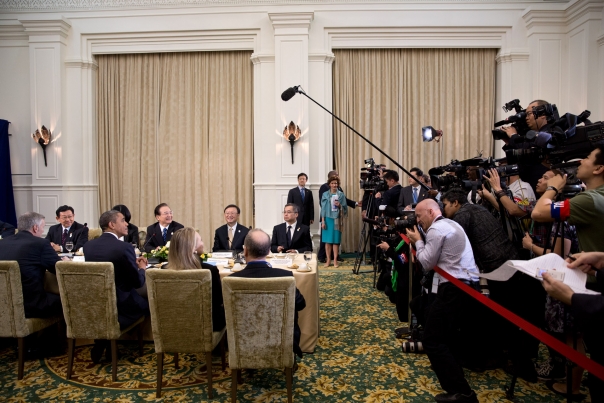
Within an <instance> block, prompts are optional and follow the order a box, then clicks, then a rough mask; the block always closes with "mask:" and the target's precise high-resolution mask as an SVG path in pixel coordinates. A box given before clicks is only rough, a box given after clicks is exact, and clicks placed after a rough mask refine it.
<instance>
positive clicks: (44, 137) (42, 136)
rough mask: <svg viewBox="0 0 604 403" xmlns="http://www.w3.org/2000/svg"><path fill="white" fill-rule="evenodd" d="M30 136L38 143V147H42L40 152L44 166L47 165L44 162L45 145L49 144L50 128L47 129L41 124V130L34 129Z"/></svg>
mask: <svg viewBox="0 0 604 403" xmlns="http://www.w3.org/2000/svg"><path fill="white" fill-rule="evenodd" d="M32 137H33V138H34V141H35V142H36V143H38V144H40V147H42V153H43V154H44V166H48V164H47V163H46V146H47V145H49V144H50V140H51V138H52V134H51V133H50V130H48V129H47V128H46V126H44V125H42V131H41V132H40V130H38V129H36V132H35V133H34V134H32Z"/></svg>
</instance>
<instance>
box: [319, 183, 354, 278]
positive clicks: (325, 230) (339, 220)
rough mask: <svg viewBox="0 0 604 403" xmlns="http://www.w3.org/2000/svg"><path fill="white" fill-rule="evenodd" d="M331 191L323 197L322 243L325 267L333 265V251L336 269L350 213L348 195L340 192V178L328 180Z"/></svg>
mask: <svg viewBox="0 0 604 403" xmlns="http://www.w3.org/2000/svg"><path fill="white" fill-rule="evenodd" d="M327 184H328V185H329V190H328V191H327V192H325V193H323V197H321V241H322V242H323V243H324V244H325V254H326V255H327V262H326V263H325V267H329V265H330V264H331V256H332V251H333V257H334V259H333V262H334V267H338V251H339V248H340V242H341V240H342V225H343V218H344V217H345V216H346V214H347V213H348V206H347V205H346V195H344V192H342V191H341V190H339V189H338V188H339V187H340V178H339V177H338V176H331V177H330V178H329V179H328V180H327Z"/></svg>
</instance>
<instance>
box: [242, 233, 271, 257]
mask: <svg viewBox="0 0 604 403" xmlns="http://www.w3.org/2000/svg"><path fill="white" fill-rule="evenodd" d="M243 247H244V251H243V254H244V256H245V260H246V261H247V262H250V261H253V260H264V259H265V258H266V256H267V255H268V254H269V252H270V249H271V237H270V236H268V234H267V233H266V232H264V231H262V230H261V229H260V228H254V229H253V230H251V231H250V232H248V233H247V236H246V237H245V240H244V241H243Z"/></svg>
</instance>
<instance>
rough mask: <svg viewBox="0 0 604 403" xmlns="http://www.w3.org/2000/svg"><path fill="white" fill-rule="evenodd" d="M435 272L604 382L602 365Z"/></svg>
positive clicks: (465, 286)
mask: <svg viewBox="0 0 604 403" xmlns="http://www.w3.org/2000/svg"><path fill="white" fill-rule="evenodd" d="M400 236H401V237H402V238H403V239H404V240H405V242H407V243H409V244H410V243H411V241H410V239H409V238H408V237H407V236H406V235H404V234H400ZM411 250H412V253H413V255H414V256H415V250H414V249H413V248H412V249H411ZM434 271H436V272H437V273H438V274H440V275H441V276H442V277H444V278H446V279H447V280H449V281H450V282H451V283H453V284H454V285H455V286H456V287H457V288H459V289H460V290H462V291H463V292H465V293H466V294H468V295H469V296H470V297H472V298H474V299H475V300H477V301H478V302H480V303H481V304H483V305H485V306H487V307H489V309H491V310H493V311H495V312H496V313H497V314H499V315H501V316H503V317H504V318H505V319H507V320H508V321H510V322H512V323H513V324H515V325H516V326H518V327H519V328H521V329H522V330H524V331H525V332H527V333H528V334H530V335H531V336H533V337H535V338H536V339H537V340H539V341H540V342H542V343H543V344H545V345H546V346H549V347H551V348H553V349H554V350H556V351H557V352H559V353H560V354H562V355H563V356H564V357H566V358H568V359H569V360H571V361H572V362H574V363H575V364H577V365H578V366H580V367H581V368H583V369H585V370H586V371H587V372H589V373H591V374H593V375H594V376H597V377H598V378H600V379H601V380H603V381H604V366H602V365H601V364H598V363H597V362H595V361H593V360H590V359H589V358H587V356H585V355H583V354H581V353H579V352H578V351H577V350H574V349H572V348H571V347H570V346H567V345H566V344H565V343H563V342H561V341H560V340H558V339H556V338H555V337H553V336H552V335H550V334H549V333H546V332H545V331H543V330H541V329H539V328H538V327H537V326H535V325H533V324H532V323H531V322H528V321H526V320H524V319H522V318H521V317H520V316H518V315H516V314H515V313H513V312H511V311H509V310H508V309H506V308H504V307H502V306H501V305H499V304H498V303H496V302H495V301H493V300H491V299H490V298H487V297H485V296H484V295H482V293H480V292H478V291H476V290H475V289H474V288H472V287H470V286H469V285H467V284H466V283H463V282H461V281H459V280H458V279H457V278H455V277H453V276H452V275H450V274H449V273H447V272H446V271H444V270H443V269H441V268H440V267H438V266H436V267H434Z"/></svg>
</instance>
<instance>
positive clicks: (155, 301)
mask: <svg viewBox="0 0 604 403" xmlns="http://www.w3.org/2000/svg"><path fill="white" fill-rule="evenodd" d="M146 276H147V293H148V295H149V310H150V311H151V326H152V328H153V341H154V342H155V352H156V353H164V352H168V353H172V352H179V353H203V352H208V351H212V349H213V348H214V345H213V343H212V273H211V272H210V271H209V270H205V269H200V270H168V269H164V270H162V269H149V270H147V273H146Z"/></svg>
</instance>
